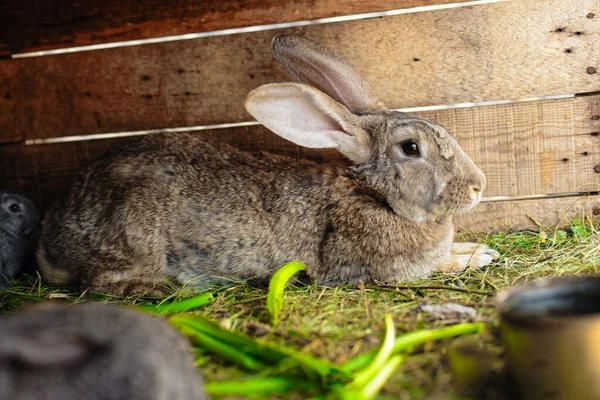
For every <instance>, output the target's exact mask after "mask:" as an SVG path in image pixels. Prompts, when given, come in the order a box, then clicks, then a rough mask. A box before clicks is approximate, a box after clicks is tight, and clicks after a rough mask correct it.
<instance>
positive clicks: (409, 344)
mask: <svg viewBox="0 0 600 400" xmlns="http://www.w3.org/2000/svg"><path fill="white" fill-rule="evenodd" d="M483 327H484V325H483V323H481V322H475V323H462V324H456V325H452V326H449V327H444V328H438V329H428V330H419V331H414V332H409V333H407V334H404V335H402V336H400V337H398V338H397V339H396V341H395V342H394V349H393V351H392V353H393V354H396V353H399V352H402V351H406V350H408V349H411V348H413V347H416V346H420V345H422V344H424V343H427V342H430V341H433V340H440V339H446V338H449V337H453V336H460V335H465V334H469V333H479V332H481V331H482V330H483ZM375 355H376V351H375V350H374V351H370V352H367V353H363V354H360V355H358V356H356V357H354V358H353V359H351V360H349V361H348V362H346V363H345V364H344V365H342V366H341V368H340V369H341V370H342V371H344V372H346V373H351V372H352V371H357V370H359V369H361V368H364V367H365V366H366V365H368V364H369V363H370V362H371V360H373V358H375Z"/></svg>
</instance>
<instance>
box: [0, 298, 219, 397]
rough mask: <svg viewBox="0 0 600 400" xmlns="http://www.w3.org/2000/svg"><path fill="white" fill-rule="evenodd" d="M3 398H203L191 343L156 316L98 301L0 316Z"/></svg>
mask: <svg viewBox="0 0 600 400" xmlns="http://www.w3.org/2000/svg"><path fill="white" fill-rule="evenodd" d="M0 338H1V339H2V340H0V388H2V389H1V390H0V399H1V400H4V399H6V400H34V399H45V400H121V399H127V400H136V399H140V400H142V399H143V400H159V399H164V400H174V399H177V400H187V399H189V400H199V399H206V398H207V396H206V394H205V393H204V389H203V385H202V379H201V377H200V375H199V374H198V372H197V370H196V369H195V368H194V364H193V359H192V357H191V348H190V346H189V344H188V343H187V341H186V339H185V338H183V336H181V335H180V334H179V333H178V332H177V331H176V330H175V329H174V328H173V327H171V326H169V325H168V324H167V323H166V322H165V321H162V320H160V319H159V318H157V317H153V316H150V315H145V314H143V313H140V312H137V311H133V310H127V309H122V308H116V307H110V306H103V305H100V304H92V303H87V304H82V305H75V306H67V307H60V306H49V305H42V306H37V307H32V308H31V309H29V310H25V311H21V312H19V313H17V314H14V315H11V316H3V317H0Z"/></svg>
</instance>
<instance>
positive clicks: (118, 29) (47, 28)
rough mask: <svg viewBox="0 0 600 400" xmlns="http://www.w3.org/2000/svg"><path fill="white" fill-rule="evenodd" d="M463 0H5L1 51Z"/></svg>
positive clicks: (1, 16) (0, 14) (0, 9)
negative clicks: (147, 0)
mask: <svg viewBox="0 0 600 400" xmlns="http://www.w3.org/2000/svg"><path fill="white" fill-rule="evenodd" d="M460 1H461V0H378V1H376V2H373V1H369V0H335V1H334V0H319V1H314V0H294V1H287V0H229V1H218V0H203V1H193V0H177V1H171V0H153V1H152V2H145V1H135V0H126V1H122V0H107V1H101V0H92V1H83V2H82V1H73V0H41V1H40V0H5V1H3V2H2V4H0V26H2V27H3V30H2V34H1V36H0V56H2V55H7V54H14V53H22V52H30V51H39V50H48V49H54V48H62V47H73V46H85V45H91V44H99V43H106V42H118V41H126V40H137V39H149V38H156V37H161V36H171V35H182V34H188V33H196V32H208V31H214V30H221V29H229V28H239V27H246V26H255V25H265V24H274V23H281V22H293V21H301V20H313V19H318V18H327V17H336V16H340V15H349V14H360V13H366V12H376V11H387V10H393V9H404V8H412V7H419V6H431V5H438V4H448V3H458V2H460Z"/></svg>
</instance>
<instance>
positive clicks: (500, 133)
mask: <svg viewBox="0 0 600 400" xmlns="http://www.w3.org/2000/svg"><path fill="white" fill-rule="evenodd" d="M599 114H600V95H599V96H585V97H577V98H570V99H561V100H544V101H535V102H525V103H513V104H502V105H493V106H482V107H471V108H457V109H447V110H439V111H428V112H422V113H419V115H422V116H425V117H427V118H431V119H433V120H436V121H437V122H439V123H441V124H442V125H444V126H445V127H447V128H448V129H449V130H450V131H451V132H452V133H453V134H454V135H455V136H456V137H457V139H458V141H459V142H460V144H461V146H462V147H463V148H464V149H465V151H466V152H467V153H468V154H469V155H471V157H472V158H473V159H474V161H475V162H476V163H477V164H478V165H479V166H480V168H481V169H482V170H483V171H484V173H485V174H486V176H487V180H488V188H487V189H486V191H485V195H486V196H525V195H535V194H547V193H564V192H573V191H597V190H598V189H600V173H598V172H596V169H595V168H596V165H600V133H599V132H600V120H599V119H598V118H597V116H598V115H599ZM197 134H198V135H204V136H206V137H209V138H211V139H213V140H218V141H220V142H225V143H229V144H232V145H234V146H237V147H239V148H243V149H247V150H249V151H254V152H256V151H261V150H267V151H272V152H275V153H278V154H284V155H288V156H291V157H297V158H307V159H312V160H316V161H319V162H323V161H336V160H341V156H340V155H339V154H338V153H337V152H335V151H331V150H330V151H323V150H315V149H305V148H300V147H298V146H296V145H294V144H292V143H290V142H288V141H286V140H283V139H280V138H279V137H278V136H276V135H275V134H273V133H271V132H269V131H268V130H266V129H265V128H263V127H262V126H252V127H245V128H236V129H216V130H211V131H204V132H198V133H197ZM115 142H118V140H94V141H84V142H77V143H65V144H53V145H40V146H24V145H18V146H4V147H1V146H0V182H3V184H4V185H5V186H10V187H12V188H13V189H15V190H18V191H22V192H24V193H27V194H32V195H34V197H35V198H36V199H38V200H40V201H41V200H43V202H44V203H45V202H46V201H47V200H45V199H46V198H53V197H54V196H55V195H57V194H59V193H61V192H62V191H64V189H65V188H66V186H67V185H68V183H69V182H70V181H71V179H72V178H73V176H74V175H75V174H76V172H77V170H78V169H79V168H81V167H83V166H85V165H87V164H89V163H91V162H92V161H94V160H96V159H98V158H99V157H100V156H101V155H102V153H103V152H104V151H106V149H107V148H108V146H109V145H110V144H112V143H115Z"/></svg>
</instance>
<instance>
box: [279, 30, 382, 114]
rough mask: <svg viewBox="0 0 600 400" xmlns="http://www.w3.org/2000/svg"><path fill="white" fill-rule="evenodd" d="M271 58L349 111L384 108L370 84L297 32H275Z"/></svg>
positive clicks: (318, 45) (324, 48) (336, 57)
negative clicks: (282, 34)
mask: <svg viewBox="0 0 600 400" xmlns="http://www.w3.org/2000/svg"><path fill="white" fill-rule="evenodd" d="M273 53H274V54H275V58H276V59H277V60H278V61H279V62H280V63H281V64H282V65H283V66H284V67H286V68H287V69H288V70H290V71H291V72H292V73H293V74H294V75H295V76H296V77H297V78H298V79H299V80H300V81H301V82H303V83H306V84H308V85H311V86H313V87H315V88H317V89H319V90H321V91H323V92H324V93H326V94H328V95H329V96H331V97H332V98H334V99H335V100H337V101H339V102H340V103H342V104H344V105H345V106H346V107H348V109H349V110H350V111H352V112H365V111H381V110H386V107H385V105H384V104H383V103H382V102H381V101H380V100H379V98H378V97H377V95H376V94H375V92H374V90H373V88H372V87H371V85H369V83H368V82H367V81H365V80H364V79H363V78H361V77H360V76H359V75H358V74H357V73H356V71H354V69H353V68H352V67H351V66H350V65H348V63H346V61H344V60H343V59H342V58H341V57H340V56H338V55H337V54H335V53H334V52H333V51H331V50H329V49H328V48H327V47H325V46H322V45H320V44H319V43H316V42H313V41H312V40H309V39H306V38H302V37H299V36H293V35H285V36H276V37H275V38H274V39H273Z"/></svg>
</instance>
